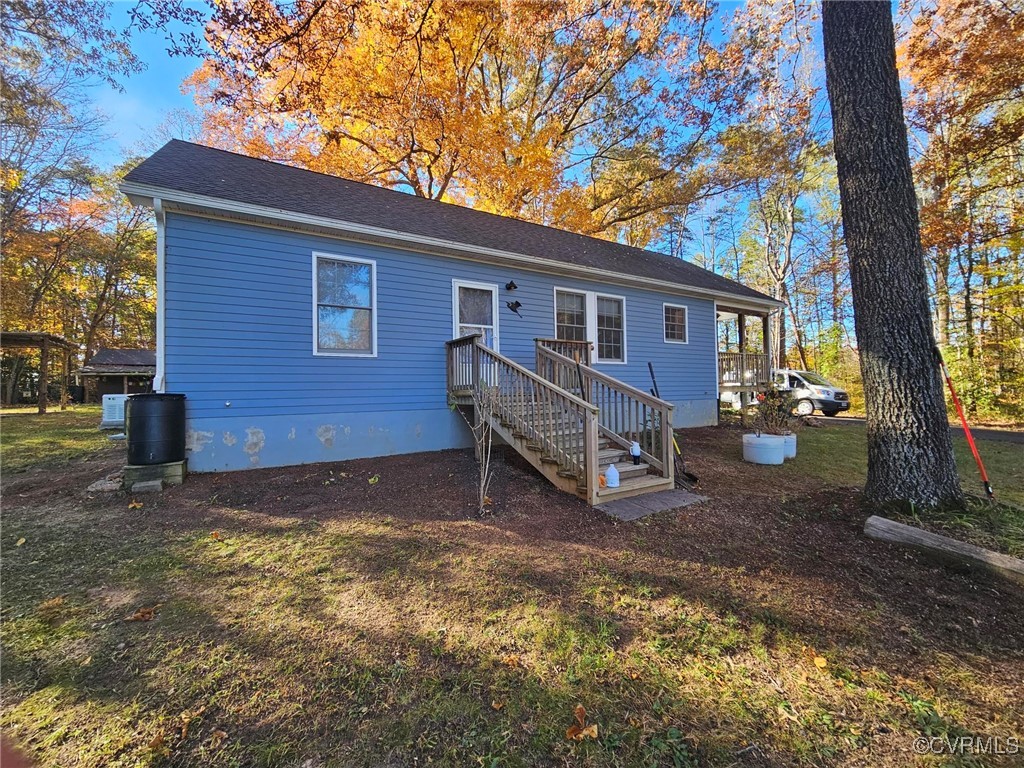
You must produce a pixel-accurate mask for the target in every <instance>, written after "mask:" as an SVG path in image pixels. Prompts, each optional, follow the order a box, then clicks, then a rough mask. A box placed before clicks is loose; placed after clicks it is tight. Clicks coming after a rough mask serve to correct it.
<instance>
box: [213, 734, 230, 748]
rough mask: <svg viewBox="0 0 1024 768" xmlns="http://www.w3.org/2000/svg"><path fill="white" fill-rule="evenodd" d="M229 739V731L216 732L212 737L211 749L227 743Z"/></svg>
mask: <svg viewBox="0 0 1024 768" xmlns="http://www.w3.org/2000/svg"><path fill="white" fill-rule="evenodd" d="M227 738H228V734H227V731H214V732H213V734H212V735H211V736H210V748H211V749H216V748H217V747H219V746H220V745H221V744H223V743H224V742H225V741H227Z"/></svg>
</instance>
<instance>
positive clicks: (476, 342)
mask: <svg viewBox="0 0 1024 768" xmlns="http://www.w3.org/2000/svg"><path fill="white" fill-rule="evenodd" d="M471 360H472V362H471V364H470V375H471V376H472V377H473V380H472V382H471V387H472V389H473V391H474V392H475V391H476V390H477V389H479V387H480V337H479V336H478V337H477V338H475V339H473V351H472V357H471Z"/></svg>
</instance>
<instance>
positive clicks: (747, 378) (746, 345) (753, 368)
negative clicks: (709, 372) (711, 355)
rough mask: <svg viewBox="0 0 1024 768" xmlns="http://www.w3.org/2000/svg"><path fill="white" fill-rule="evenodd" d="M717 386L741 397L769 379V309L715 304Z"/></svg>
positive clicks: (768, 381) (766, 382)
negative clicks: (759, 309)
mask: <svg viewBox="0 0 1024 768" xmlns="http://www.w3.org/2000/svg"><path fill="white" fill-rule="evenodd" d="M716 326H717V328H716V330H717V335H718V387H719V390H720V391H730V390H731V391H736V392H739V394H740V395H741V396H743V397H744V398H745V396H746V394H747V393H749V392H750V391H752V390H753V391H757V390H762V389H765V388H767V386H768V385H769V383H770V382H771V373H772V363H771V325H770V320H769V313H768V312H766V311H758V310H754V309H744V308H741V307H730V306H725V305H721V304H720V305H718V306H717V307H716Z"/></svg>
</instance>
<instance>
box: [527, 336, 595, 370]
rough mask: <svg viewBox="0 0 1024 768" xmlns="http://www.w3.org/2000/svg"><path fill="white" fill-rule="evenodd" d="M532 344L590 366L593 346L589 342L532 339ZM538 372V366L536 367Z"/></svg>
mask: <svg viewBox="0 0 1024 768" xmlns="http://www.w3.org/2000/svg"><path fill="white" fill-rule="evenodd" d="M533 342H534V344H535V345H536V346H537V347H538V348H540V347H543V348H545V349H550V350H551V351H552V352H557V353H558V354H560V355H564V356H565V357H568V358H569V359H571V360H575V359H577V357H578V358H579V361H580V362H581V363H583V365H590V363H591V355H592V353H593V349H594V345H593V344H591V343H590V342H589V341H571V340H569V339H534V340H533ZM537 370H540V366H539V365H538V366H537Z"/></svg>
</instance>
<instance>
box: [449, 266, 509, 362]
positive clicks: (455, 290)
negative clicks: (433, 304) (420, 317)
mask: <svg viewBox="0 0 1024 768" xmlns="http://www.w3.org/2000/svg"><path fill="white" fill-rule="evenodd" d="M459 288H479V289H480V290H483V291H490V292H491V316H492V317H493V318H494V351H495V352H498V353H500V352H501V330H500V325H501V323H500V322H499V317H500V316H499V314H498V284H497V283H481V282H478V281H476V280H460V279H458V278H455V279H453V280H452V338H453V339H457V338H459Z"/></svg>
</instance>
